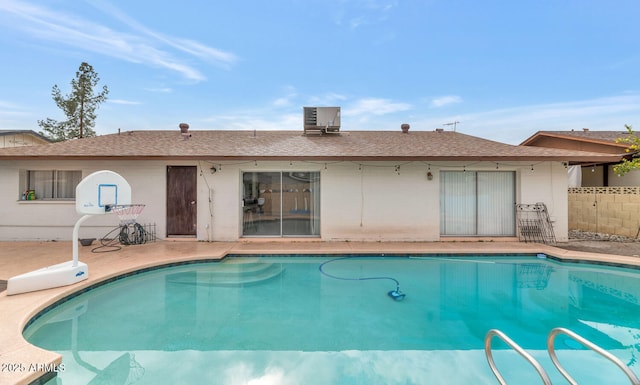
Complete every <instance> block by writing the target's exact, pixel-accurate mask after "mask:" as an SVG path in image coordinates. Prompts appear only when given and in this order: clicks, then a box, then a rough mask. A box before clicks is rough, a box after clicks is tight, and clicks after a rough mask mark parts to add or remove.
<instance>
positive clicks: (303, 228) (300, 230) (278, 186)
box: [242, 171, 320, 237]
mask: <svg viewBox="0 0 640 385" xmlns="http://www.w3.org/2000/svg"><path fill="white" fill-rule="evenodd" d="M242 185H243V189H242V190H243V191H242V203H243V204H242V213H243V214H242V234H243V235H244V236H280V237H296V236H301V237H302V236H319V235H320V173H319V172H308V171H300V172H295V171H294V172H245V173H243V175H242Z"/></svg>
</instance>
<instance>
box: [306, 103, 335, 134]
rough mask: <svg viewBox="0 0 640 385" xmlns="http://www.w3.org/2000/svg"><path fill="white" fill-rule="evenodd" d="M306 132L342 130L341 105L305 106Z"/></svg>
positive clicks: (324, 132)
mask: <svg viewBox="0 0 640 385" xmlns="http://www.w3.org/2000/svg"><path fill="white" fill-rule="evenodd" d="M303 110H304V122H303V124H304V134H305V135H306V134H307V131H309V132H316V133H319V134H327V133H338V132H340V107H303Z"/></svg>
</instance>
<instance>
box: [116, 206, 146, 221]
mask: <svg viewBox="0 0 640 385" xmlns="http://www.w3.org/2000/svg"><path fill="white" fill-rule="evenodd" d="M144 206H145V205H142V204H133V205H114V206H110V211H111V212H112V213H115V214H116V215H118V218H119V219H120V226H125V225H132V224H134V223H136V219H138V215H140V213H141V212H142V210H144Z"/></svg>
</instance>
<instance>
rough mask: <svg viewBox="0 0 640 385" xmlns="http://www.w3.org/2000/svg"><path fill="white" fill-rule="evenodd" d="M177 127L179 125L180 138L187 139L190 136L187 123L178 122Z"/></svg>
mask: <svg viewBox="0 0 640 385" xmlns="http://www.w3.org/2000/svg"><path fill="white" fill-rule="evenodd" d="M178 127H180V133H181V134H182V139H184V140H187V139H189V138H190V137H191V134H190V133H189V125H188V124H187V123H180V124H178Z"/></svg>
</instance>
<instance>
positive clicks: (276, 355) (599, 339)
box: [24, 256, 640, 385]
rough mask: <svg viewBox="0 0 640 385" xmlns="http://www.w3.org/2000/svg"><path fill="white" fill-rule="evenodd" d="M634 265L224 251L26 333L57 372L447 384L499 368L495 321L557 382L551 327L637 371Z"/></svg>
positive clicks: (50, 317)
mask: <svg viewBox="0 0 640 385" xmlns="http://www.w3.org/2000/svg"><path fill="white" fill-rule="evenodd" d="M334 259H335V260H334ZM327 261H330V262H329V263H325V262H327ZM323 263H325V264H324V265H323ZM321 266H322V269H319V268H320V267H321ZM370 278H374V279H370ZM639 279H640V272H639V271H636V270H631V269H621V268H609V267H602V266H594V265H587V264H565V263H559V262H555V261H553V260H550V259H541V258H537V257H536V256H499V257H493V258H489V257H485V256H482V257H480V256H478V257H446V256H443V257H438V256H423V257H406V256H405V257H398V256H394V257H379V256H377V257H376V256H369V257H354V258H346V259H336V258H333V257H304V256H295V257H233V258H227V259H225V260H224V261H223V262H215V263H198V264H190V265H182V266H175V267H170V268H163V269H158V270H153V271H148V272H145V273H140V274H137V275H134V276H130V277H127V278H123V279H120V280H117V281H114V282H111V283H108V284H105V285H102V286H99V287H97V288H95V289H92V290H90V291H87V292H85V293H83V294H80V295H77V296H75V297H73V298H70V299H68V300H66V301H65V302H64V303H62V304H60V305H58V306H56V307H54V308H53V309H51V310H48V311H47V312H45V313H43V314H41V315H40V316H39V317H38V318H36V319H35V320H33V322H31V323H30V325H29V326H28V327H27V328H26V329H25V331H24V336H25V338H26V339H27V340H28V341H30V342H31V343H33V344H34V345H37V346H40V347H42V348H44V349H48V350H52V351H56V352H58V353H60V354H62V355H63V363H64V371H63V372H61V373H59V374H58V378H57V379H54V380H53V381H52V382H51V383H52V384H55V383H64V384H103V383H109V384H196V383H202V384H205V383H206V384H252V385H253V384H262V385H267V384H279V385H286V384H322V385H327V384H350V385H351V384H367V385H371V384H429V385H437V384H443V385H444V384H447V385H457V384H497V380H496V379H495V377H494V376H493V374H492V373H491V371H490V369H489V365H488V364H487V360H486V358H485V354H484V350H483V346H484V345H483V340H484V336H485V335H486V333H487V331H488V330H489V329H492V328H497V329H500V330H501V331H503V332H505V333H506V334H507V335H508V336H509V337H511V338H512V339H513V340H514V341H515V342H517V343H518V344H520V345H521V346H522V347H523V348H524V349H526V350H527V352H529V353H530V354H531V355H533V356H534V357H535V358H536V359H538V360H539V361H540V362H541V364H542V365H543V366H544V368H545V369H546V370H547V372H548V373H549V375H550V377H551V379H552V381H553V383H554V384H565V383H566V381H565V380H564V379H563V378H562V377H561V375H560V374H559V373H558V372H557V371H556V370H555V368H554V367H553V364H552V363H551V361H550V359H549V357H548V354H547V351H546V338H547V335H548V333H549V331H550V330H551V329H553V328H555V327H565V328H568V329H571V330H573V331H574V332H576V333H578V334H580V335H582V336H583V337H585V338H587V339H589V340H591V341H592V342H594V343H596V344H598V345H600V346H601V347H603V348H605V349H607V350H608V351H609V352H611V353H612V354H614V355H615V356H617V357H618V358H620V359H621V360H622V361H623V362H624V363H625V364H627V365H628V366H629V367H630V368H631V369H632V370H633V371H634V372H635V373H636V374H638V373H640V368H639V364H638V363H637V358H638V357H640V285H639V284H638V283H639V282H640V280H639ZM396 282H397V283H399V284H400V287H401V291H402V292H403V293H405V294H406V298H404V300H402V301H394V300H393V299H392V298H390V296H389V295H387V293H388V292H389V291H392V290H395V289H396ZM556 350H557V352H558V357H559V359H560V361H561V362H562V363H563V364H564V365H565V367H566V368H567V369H568V370H569V372H570V373H571V374H572V375H573V376H574V378H575V379H576V380H577V381H578V383H580V384H581V385H582V384H586V385H591V384H603V383H607V384H625V383H629V382H628V380H626V377H624V375H623V374H622V372H621V371H620V370H619V369H618V368H616V367H615V366H614V365H613V364H612V363H610V362H608V361H606V360H604V359H602V358H601V357H600V356H598V355H597V354H595V353H593V352H591V351H589V350H585V349H583V348H581V346H579V345H578V344H577V343H575V342H573V341H572V340H566V339H565V338H564V337H563V336H560V337H558V338H557V339H556ZM493 354H494V358H495V360H496V364H497V366H498V368H500V369H501V370H502V374H503V376H504V377H505V379H506V380H507V382H509V383H514V384H523V383H541V380H540V379H539V377H538V376H537V374H536V373H535V371H534V370H533V369H532V367H531V366H530V365H529V364H528V363H527V362H526V361H524V360H523V359H522V358H521V357H520V356H518V355H517V353H515V352H514V351H513V350H510V349H507V348H506V345H504V344H502V343H501V342H500V341H498V340H495V341H494V342H493Z"/></svg>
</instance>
